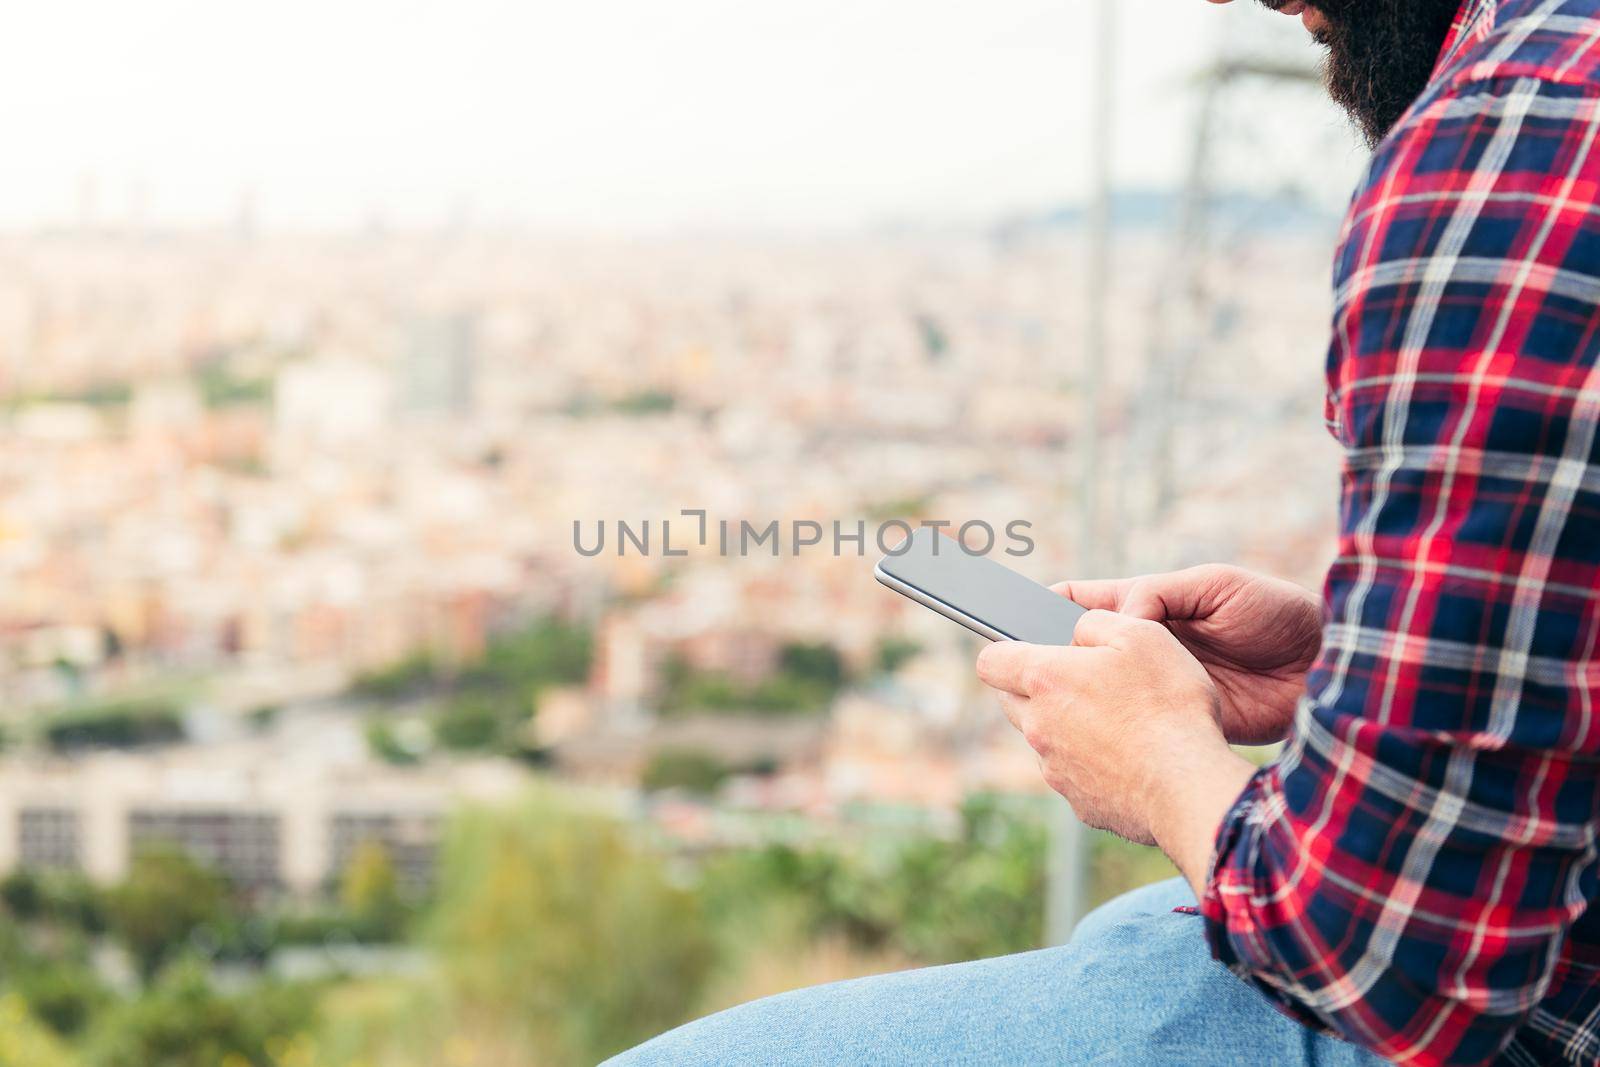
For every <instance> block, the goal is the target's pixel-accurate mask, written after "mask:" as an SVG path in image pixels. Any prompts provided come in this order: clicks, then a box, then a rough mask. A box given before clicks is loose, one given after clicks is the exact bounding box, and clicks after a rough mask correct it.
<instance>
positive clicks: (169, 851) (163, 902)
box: [106, 844, 229, 979]
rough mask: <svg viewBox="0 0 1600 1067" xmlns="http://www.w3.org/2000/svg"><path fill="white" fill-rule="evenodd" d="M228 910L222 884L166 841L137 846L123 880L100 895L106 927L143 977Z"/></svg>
mask: <svg viewBox="0 0 1600 1067" xmlns="http://www.w3.org/2000/svg"><path fill="white" fill-rule="evenodd" d="M228 909H229V900H228V887H227V885H226V883H224V882H223V881H222V879H221V878H219V877H217V876H216V875H215V874H213V873H212V872H211V871H209V870H207V869H206V868H204V867H202V866H200V864H198V863H196V862H195V861H194V860H193V859H191V858H190V856H189V854H188V853H187V852H184V851H183V850H182V849H179V848H177V847H175V846H172V845H159V844H158V845H147V846H145V847H144V848H142V849H140V850H139V852H138V853H136V854H135V855H134V857H133V862H132V863H131V864H130V865H129V869H128V877H127V880H126V881H124V882H123V883H122V884H121V885H119V886H117V887H115V888H114V889H112V890H111V891H110V892H109V893H108V894H107V895H106V915H107V918H108V920H109V925H110V928H111V930H112V931H113V932H114V933H115V934H116V935H117V937H118V938H119V939H120V940H121V941H122V943H123V945H125V946H126V947H127V949H128V952H129V953H130V954H131V955H132V956H133V959H134V963H135V964H136V965H137V966H138V968H139V972H140V973H141V974H142V975H144V977H145V978H147V979H148V978H150V977H151V976H153V975H154V974H155V973H156V971H157V970H159V969H160V967H161V965H162V964H164V963H166V962H167V961H168V960H169V959H171V958H172V957H174V956H175V955H176V954H177V953H178V951H179V950H180V949H182V948H183V947H184V945H185V944H186V943H187V942H188V941H189V939H190V938H191V937H192V936H193V935H194V934H195V932H196V931H198V930H200V929H202V928H205V927H211V926H215V925H217V924H219V923H221V922H222V921H223V920H224V919H225V918H226V917H227V914H228Z"/></svg>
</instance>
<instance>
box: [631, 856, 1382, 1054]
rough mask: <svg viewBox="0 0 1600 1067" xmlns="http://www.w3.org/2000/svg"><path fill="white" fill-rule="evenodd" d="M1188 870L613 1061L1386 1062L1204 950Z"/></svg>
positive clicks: (739, 1014) (770, 1000)
mask: <svg viewBox="0 0 1600 1067" xmlns="http://www.w3.org/2000/svg"><path fill="white" fill-rule="evenodd" d="M1184 904H1188V905H1193V904H1194V896H1193V894H1192V893H1191V892H1190V891H1189V888H1188V886H1187V885H1186V884H1185V883H1184V882H1183V881H1182V880H1181V879H1173V880H1172V881H1170V882H1162V883H1160V884H1159V885H1152V886H1147V887H1145V888H1144V889H1140V890H1137V891H1136V892H1133V893H1129V894H1127V895H1126V896H1123V897H1119V898H1118V899H1116V900H1114V901H1112V902H1111V903H1109V904H1107V905H1105V906H1104V907H1102V908H1099V909H1097V910H1095V911H1094V912H1092V913H1091V914H1090V915H1088V916H1087V917H1086V918H1085V919H1084V920H1083V922H1081V923H1080V924H1079V925H1078V929H1077V931H1076V932H1075V933H1074V934H1073V937H1072V941H1071V942H1070V943H1069V944H1067V945H1064V946H1062V947H1061V948H1054V949H1045V950H1044V951H1041V952H1026V953H1023V954H1021V955H1018V956H1005V957H1002V958H1000V959H992V960H978V961H976V962H974V963H958V964H952V965H950V966H947V967H930V968H928V969H926V970H920V971H906V972H904V973H901V974H887V975H882V976H880V977H876V978H859V979H856V980H855V981H850V982H836V983H834V984H832V985H825V986H818V987H816V988H814V989H801V990H796V991H795V992H793V993H784V994H783V995H781V996H776V997H767V998H766V999H764V1000H757V1001H754V1002H753V1003H750V1004H745V1005H742V1006H740V1007H737V1008H731V1009H729V1010H728V1011H724V1012H721V1013H719V1014H717V1015H712V1016H710V1017H709V1018H705V1019H701V1020H700V1021H699V1022H695V1023H690V1024H689V1025H688V1026H684V1027H680V1028H679V1029H677V1030H673V1031H672V1032H670V1033H667V1034H663V1035H661V1036H660V1037H658V1038H656V1039H655V1040H654V1041H650V1042H647V1043H646V1044H643V1045H640V1046H639V1047H638V1048H636V1049H634V1050H632V1051H631V1052H625V1053H623V1054H622V1055H621V1056H618V1057H616V1058H615V1059H613V1060H611V1061H610V1064H609V1067H646V1065H655V1064H674V1065H677V1064H726V1065H728V1067H734V1065H739V1067H753V1065H757V1064H765V1065H777V1064H785V1065H787V1064H795V1065H808V1067H812V1065H825V1064H876V1065H888V1064H924V1063H950V1064H957V1063H959V1064H1140V1065H1144V1064H1150V1065H1159V1064H1174V1065H1178V1064H1181V1065H1183V1067H1233V1065H1237V1064H1245V1065H1251V1064H1274V1065H1279V1064H1282V1065H1310V1064H1319V1065H1323V1067H1375V1065H1378V1064H1381V1063H1383V1062H1384V1061H1383V1060H1380V1059H1378V1058H1377V1057H1376V1056H1373V1055H1372V1054H1371V1053H1368V1052H1364V1051H1362V1050H1360V1049H1357V1048H1355V1047H1354V1046H1352V1045H1347V1044H1345V1043H1343V1042H1341V1041H1337V1040H1334V1039H1333V1038H1329V1037H1321V1036H1319V1035H1317V1034H1314V1033H1312V1032H1311V1031H1310V1030H1307V1029H1306V1028H1304V1027H1303V1026H1301V1025H1299V1024H1298V1023H1296V1022H1294V1021H1293V1020H1291V1019H1289V1018H1287V1017H1285V1016H1283V1015H1280V1014H1279V1013H1278V1012H1277V1011H1275V1010H1273V1008H1272V1007H1271V1006H1270V1005H1269V1004H1268V1003H1267V1001H1266V1000H1265V999H1264V998H1263V997H1262V996H1261V995H1260V994H1259V993H1257V992H1256V991H1255V990H1253V989H1251V988H1250V987H1249V986H1248V985H1246V984H1245V983H1244V982H1242V981H1240V980H1239V979H1238V978H1237V977H1235V976H1234V975H1232V974H1230V973H1228V971H1227V969H1226V968H1224V967H1223V966H1222V965H1221V964H1219V963H1217V962H1215V961H1214V960H1212V959H1211V955H1210V953H1209V952H1208V951H1207V949H1206V944H1205V935H1204V933H1203V932H1202V928H1201V920H1200V919H1199V918H1198V917H1197V916H1194V915H1185V914H1180V913H1174V912H1173V911H1172V909H1173V908H1174V907H1177V906H1179V905H1184Z"/></svg>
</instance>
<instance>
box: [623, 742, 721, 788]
mask: <svg viewBox="0 0 1600 1067" xmlns="http://www.w3.org/2000/svg"><path fill="white" fill-rule="evenodd" d="M731 773H732V769H731V768H730V767H729V766H728V765H727V764H726V763H725V762H723V761H722V760H720V759H718V758H717V757H716V756H714V755H712V754H711V753H709V752H701V751H699V750H698V749H681V748H680V749H666V750H664V751H661V752H657V753H656V754H655V755H654V756H652V757H651V759H650V762H649V763H648V764H646V765H645V769H644V774H643V776H642V777H641V779H640V782H639V784H640V785H641V786H643V787H644V788H645V789H648V790H650V791H652V792H654V791H657V790H662V789H683V790H686V791H687V792H690V793H698V794H700V795H702V796H709V795H710V794H712V793H715V792H716V791H717V790H718V789H720V788H722V784H723V783H724V782H726V781H727V780H728V776H729V775H730V774H731Z"/></svg>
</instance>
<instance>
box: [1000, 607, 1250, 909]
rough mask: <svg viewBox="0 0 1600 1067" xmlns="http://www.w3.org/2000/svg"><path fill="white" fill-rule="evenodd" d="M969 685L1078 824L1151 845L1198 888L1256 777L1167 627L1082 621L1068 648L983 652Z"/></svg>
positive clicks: (1093, 618)
mask: <svg viewBox="0 0 1600 1067" xmlns="http://www.w3.org/2000/svg"><path fill="white" fill-rule="evenodd" d="M978 676H979V677H980V678H981V679H982V680H983V681H984V683H985V684H987V685H989V686H992V687H993V688H995V689H996V690H999V692H1000V703H1001V706H1002V707H1003V708H1004V709H1005V713H1006V715H1007V717H1008V718H1010V720H1011V722H1012V724H1013V725H1014V726H1016V728H1017V729H1018V730H1020V731H1021V732H1022V736H1023V737H1025V738H1026V739H1027V741H1028V744H1029V745H1031V746H1032V747H1033V750H1034V751H1035V752H1036V753H1038V755H1039V766H1040V770H1041V771H1042V772H1043V774H1044V778H1045V781H1046V782H1048V783H1049V785H1050V787H1051V788H1052V789H1054V790H1055V791H1056V792H1058V793H1060V794H1061V795H1062V796H1063V797H1065V798H1066V799H1067V801H1068V803H1070V804H1071V805H1072V808H1073V810H1074V811H1075V812H1077V814H1078V817H1079V818H1080V819H1081V820H1083V821H1084V822H1085V823H1087V824H1088V825H1090V826H1093V827H1096V828H1099V829H1104V830H1110V831H1111V832H1112V833H1115V834H1118V835H1119V836H1122V837H1125V838H1127V839H1128V840H1130V841H1137V842H1140V843H1142V844H1148V845H1160V846H1161V847H1162V848H1163V849H1164V850H1165V851H1166V852H1167V854H1168V855H1169V856H1171V857H1172V858H1173V860H1174V861H1176V862H1177V863H1178V865H1179V866H1180V867H1181V868H1182V869H1183V870H1184V873H1185V874H1188V875H1190V876H1191V877H1190V880H1191V881H1195V880H1196V878H1197V877H1199V878H1203V877H1204V872H1203V868H1204V866H1205V865H1206V864H1207V863H1208V862H1209V858H1210V851H1211V845H1212V839H1213V838H1214V836H1215V833H1216V828H1217V825H1218V823H1219V822H1220V821H1221V818H1222V815H1223V814H1224V813H1225V812H1226V810H1227V808H1228V807H1229V806H1230V805H1231V804H1232V801H1233V799H1234V798H1236V797H1237V796H1238V794H1239V792H1240V790H1242V789H1243V787H1244V784H1245V782H1246V781H1247V780H1248V778H1249V776H1250V774H1251V772H1252V771H1253V768H1252V767H1251V766H1250V764H1249V763H1248V762H1246V761H1244V760H1242V759H1241V758H1240V757H1239V756H1237V755H1235V754H1234V753H1233V751H1232V750H1231V749H1230V748H1229V747H1228V743H1227V741H1226V740H1225V739H1224V738H1223V735H1222V729H1221V727H1220V725H1219V722H1218V699H1217V693H1216V689H1215V687H1214V686H1213V684H1212V682H1211V679H1210V677H1209V676H1208V675H1207V674H1206V671H1205V668H1204V667H1202V666H1201V665H1200V663H1199V661H1198V660H1196V659H1195V658H1194V656H1192V655H1190V653H1189V652H1188V651H1187V650H1186V649H1185V648H1184V647H1183V646H1182V645H1181V644H1179V643H1178V640H1177V638H1175V637H1173V635H1172V633H1171V632H1170V631H1169V630H1168V629H1167V628H1166V627H1164V626H1162V625H1161V624H1160V623H1156V622H1148V621H1144V620H1140V619H1134V618H1130V617H1127V616H1123V615H1117V614H1114V613H1112V612H1109V611H1091V612H1089V613H1087V614H1086V615H1084V616H1083V618H1082V619H1080V620H1079V622H1078V627H1077V631H1076V633H1075V635H1074V638H1073V644H1072V645H1071V646H1069V647H1064V646H1052V645H1027V644H1021V643H1017V642H998V643H996V644H993V645H990V646H989V647H987V648H985V649H984V650H983V654H982V655H981V656H979V657H978ZM1195 864H1198V865H1199V866H1200V867H1201V868H1202V870H1201V872H1200V873H1199V874H1198V875H1196V874H1195V872H1193V871H1191V870H1190V867H1191V866H1193V865H1195Z"/></svg>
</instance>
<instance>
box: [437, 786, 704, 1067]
mask: <svg viewBox="0 0 1600 1067" xmlns="http://www.w3.org/2000/svg"><path fill="white" fill-rule="evenodd" d="M446 856H447V859H446V862H445V864H444V870H445V881H444V883H443V885H441V887H440V890H439V905H438V911H437V913H436V914H435V917H434V924H433V929H432V942H433V944H434V946H435V948H436V950H437V951H438V954H439V959H440V964H441V966H442V967H443V970H444V974H445V975H446V978H447V981H448V983H449V988H450V990H451V993H452V995H453V997H454V998H455V1001H456V1003H457V1004H458V1005H463V1006H470V1012H471V1013H472V1014H474V1015H476V1016H478V1017H480V1018H482V1017H484V1016H488V1017H489V1018H491V1019H493V1020H494V1021H495V1022H496V1024H497V1026H498V1027H499V1028H500V1029H502V1030H504V1031H508V1032H510V1033H512V1034H514V1035H516V1036H517V1037H518V1038H520V1041H521V1047H522V1048H524V1049H525V1051H526V1062H537V1063H545V1064H562V1063H595V1062H597V1061H599V1060H602V1059H604V1058H606V1056H608V1055H609V1054H611V1053H614V1052H617V1051H620V1050H622V1049H624V1048H627V1047H629V1046H630V1045H633V1044H635V1043H637V1042H639V1041H642V1040H644V1039H645V1038H647V1037H650V1036H651V1035H653V1034H655V1033H657V1032H659V1031H660V1030H663V1029H665V1028H666V1027H669V1026H671V1025H673V1024H675V1023H677V1022H680V1021H682V1020H683V1019H685V1018H687V1017H688V1016H689V1015H690V1014H691V1012H692V1009H693V1008H694V1006H695V1004H696V1002H697V998H698V996H699V993H700V990H701V988H702V987H703V985H704V983H705V980H706V978H707V977H708V975H709V974H710V971H711V968H712V965H713V962H714V949H713V942H712V938H711V933H710V930H709V926H708V920H707V918H706V915H705V913H704V911H703V910H702V908H701V906H700V902H699V900H698V899H697V898H696V896H695V895H694V894H693V893H692V892H690V891H689V890H688V889H686V888H684V887H683V886H681V885H678V884H675V883H674V881H673V879H671V878H670V877H669V876H668V873H667V869H666V867H665V865H664V863H663V860H662V859H661V857H660V856H659V855H657V854H655V853H654V852H652V851H651V850H649V849H647V848H645V847H643V846H642V845H640V844H638V843H636V842H635V841H634V840H633V839H632V838H631V836H630V835H629V833H628V831H627V829H626V828H625V827H623V826H622V825H621V824H619V823H617V822H616V821H615V820H613V819H610V818H606V817H602V816H597V815H588V814H583V813H580V812H573V811H564V810H562V809H560V808H559V807H558V806H557V805H556V804H555V803H554V802H551V801H549V800H548V799H546V800H542V801H539V802H535V803H530V804H529V805H527V806H526V807H524V808H522V809H520V810H517V811H513V812H507V813H479V814H476V815H473V816H470V817H468V818H466V819H464V820H462V821H461V822H460V824H459V825H458V826H457V827H456V828H455V832H454V834H453V835H452V839H451V841H450V843H449V847H448V849H447V852H446Z"/></svg>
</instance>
